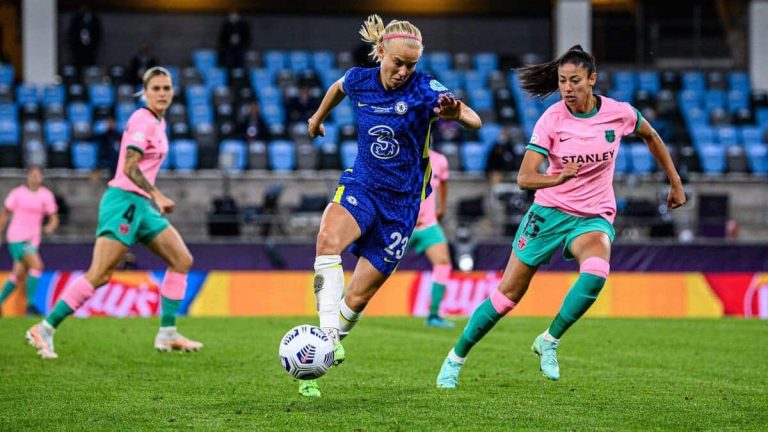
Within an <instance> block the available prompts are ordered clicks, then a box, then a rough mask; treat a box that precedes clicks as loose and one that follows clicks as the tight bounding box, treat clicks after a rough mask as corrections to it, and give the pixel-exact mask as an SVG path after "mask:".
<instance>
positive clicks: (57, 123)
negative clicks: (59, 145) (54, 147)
mask: <svg viewBox="0 0 768 432" xmlns="http://www.w3.org/2000/svg"><path fill="white" fill-rule="evenodd" d="M43 133H44V135H45V142H46V143H48V144H51V143H53V142H55V141H69V140H70V138H71V137H72V129H71V128H70V126H69V122H67V121H66V120H48V121H46V122H45V126H43Z"/></svg>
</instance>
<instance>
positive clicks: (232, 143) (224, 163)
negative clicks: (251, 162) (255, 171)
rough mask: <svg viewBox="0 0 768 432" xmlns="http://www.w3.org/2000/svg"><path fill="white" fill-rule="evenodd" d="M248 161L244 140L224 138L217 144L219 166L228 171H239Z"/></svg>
mask: <svg viewBox="0 0 768 432" xmlns="http://www.w3.org/2000/svg"><path fill="white" fill-rule="evenodd" d="M247 162H248V157H247V150H246V146H245V142H244V141H242V140H224V141H222V142H221V144H220V145H219V168H220V169H222V170H225V171H230V172H239V171H242V170H244V169H245V168H246V163H247Z"/></svg>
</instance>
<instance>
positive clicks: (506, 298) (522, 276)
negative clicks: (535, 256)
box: [437, 252, 537, 389]
mask: <svg viewBox="0 0 768 432" xmlns="http://www.w3.org/2000/svg"><path fill="white" fill-rule="evenodd" d="M536 270H537V267H531V266H529V265H527V264H524V263H523V262H522V261H520V260H519V259H518V258H517V257H516V256H515V253H514V252H512V254H511V255H510V257H509V261H508V263H507V268H506V269H505V270H504V276H503V277H502V280H501V283H500V284H499V287H498V289H496V290H494V291H493V292H492V293H491V295H490V296H489V297H488V298H487V299H486V300H485V301H484V302H482V303H480V305H479V306H478V307H477V309H475V311H474V312H473V313H472V316H471V317H470V319H469V322H468V323H467V326H466V327H465V328H464V331H463V332H462V334H461V336H460V337H459V340H458V341H457V342H456V345H454V347H453V349H451V351H450V352H449V353H448V356H447V357H446V358H445V360H444V361H443V366H442V367H441V369H440V372H439V374H438V376H437V387H438V388H448V389H453V388H456V387H458V385H459V372H460V371H461V367H462V365H463V364H464V362H465V361H466V360H467V356H468V355H469V351H470V350H471V349H472V347H474V346H475V344H477V343H478V342H480V340H481V339H482V338H483V337H484V336H485V335H486V334H487V333H488V332H489V331H490V330H491V329H492V328H493V327H494V326H495V325H496V323H497V322H499V320H501V318H503V317H504V316H505V315H506V314H507V313H509V312H510V311H511V310H512V309H514V307H515V306H516V305H517V303H518V302H519V301H520V299H521V298H522V297H523V295H524V294H525V292H526V291H527V290H528V285H529V284H530V282H531V278H533V275H534V274H535V273H536Z"/></svg>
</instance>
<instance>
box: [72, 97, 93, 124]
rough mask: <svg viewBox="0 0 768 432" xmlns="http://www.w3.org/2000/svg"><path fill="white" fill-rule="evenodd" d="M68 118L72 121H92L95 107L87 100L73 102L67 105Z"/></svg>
mask: <svg viewBox="0 0 768 432" xmlns="http://www.w3.org/2000/svg"><path fill="white" fill-rule="evenodd" d="M67 118H69V121H71V122H78V123H79V122H84V123H91V122H92V121H93V109H92V108H91V106H90V105H88V104H87V103H85V102H72V103H70V104H69V105H68V106H67Z"/></svg>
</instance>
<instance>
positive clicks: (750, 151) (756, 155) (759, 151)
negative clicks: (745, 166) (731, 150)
mask: <svg viewBox="0 0 768 432" xmlns="http://www.w3.org/2000/svg"><path fill="white" fill-rule="evenodd" d="M746 151H747V162H748V163H749V169H750V171H752V173H754V174H757V175H763V176H764V175H768V145H766V144H764V143H761V144H756V143H753V144H747V146H746Z"/></svg>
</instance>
